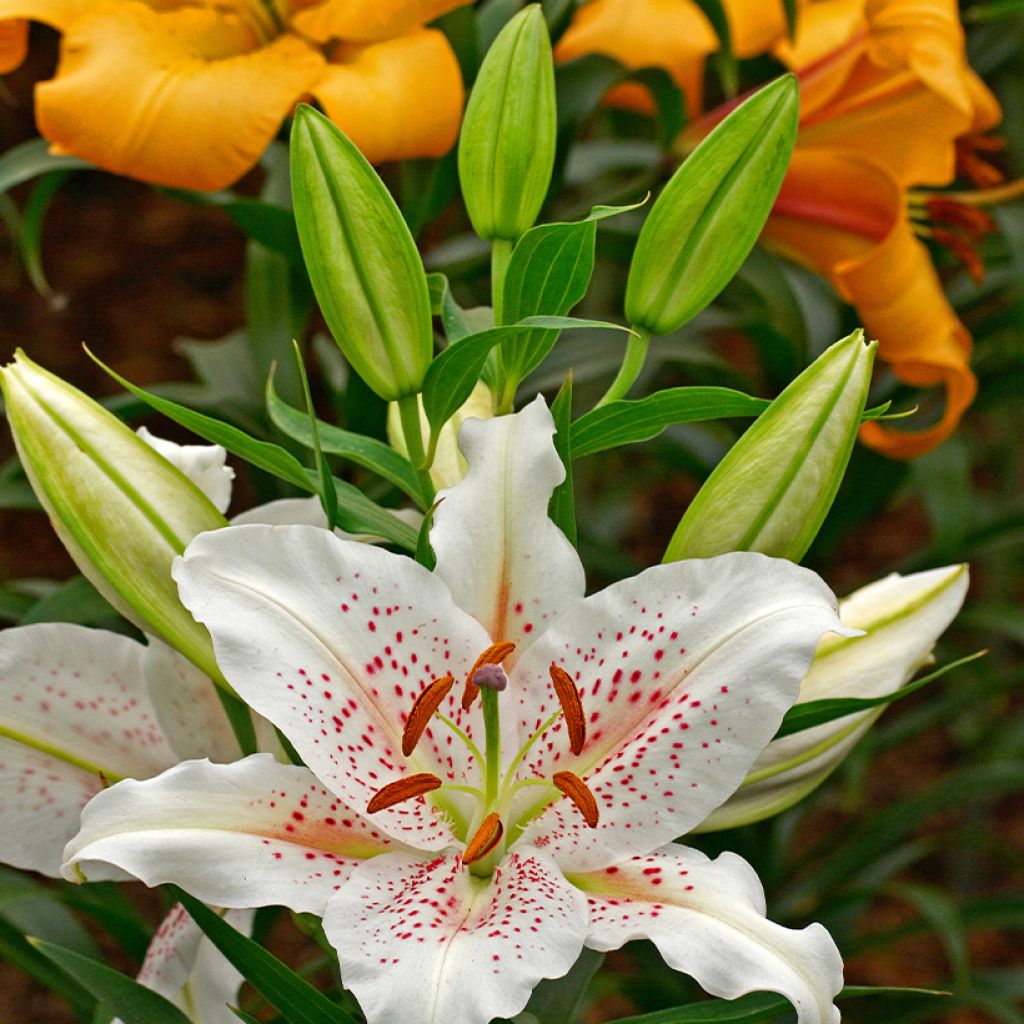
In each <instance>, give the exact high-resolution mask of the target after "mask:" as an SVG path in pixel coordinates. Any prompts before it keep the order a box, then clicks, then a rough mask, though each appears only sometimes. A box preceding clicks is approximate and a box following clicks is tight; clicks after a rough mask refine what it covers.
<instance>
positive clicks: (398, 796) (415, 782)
mask: <svg viewBox="0 0 1024 1024" xmlns="http://www.w3.org/2000/svg"><path fill="white" fill-rule="evenodd" d="M441 786H442V782H441V780H440V779H439V778H438V777H437V776H436V775H434V774H433V773H431V772H418V773H417V774H416V775H406V776H405V777H404V778H401V779H395V781H394V782H389V783H388V784H387V785H386V786H381V788H380V789H378V790H377V792H376V793H374V795H373V797H372V798H371V800H370V802H369V803H368V804H367V805H366V810H367V812H368V813H369V814H376V813H377V811H383V810H384V809H385V808H387V807H394V806H395V804H400V803H404V802H405V801H406V800H412V799H413V798H414V797H418V796H423V795H424V794H426V793H432V792H433V791H434V790H435V789H440V788H441Z"/></svg>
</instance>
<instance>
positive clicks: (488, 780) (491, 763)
mask: <svg viewBox="0 0 1024 1024" xmlns="http://www.w3.org/2000/svg"><path fill="white" fill-rule="evenodd" d="M480 698H481V700H482V702H483V713H484V739H485V741H486V743H485V745H484V751H485V753H484V761H485V762H486V765H487V770H486V775H485V779H484V783H485V785H486V790H485V792H484V806H485V807H490V806H491V805H492V804H493V803H494V801H495V800H496V799H497V797H498V770H499V768H500V767H501V719H500V715H499V712H498V691H497V690H492V689H490V688H489V687H486V686H483V687H481V688H480Z"/></svg>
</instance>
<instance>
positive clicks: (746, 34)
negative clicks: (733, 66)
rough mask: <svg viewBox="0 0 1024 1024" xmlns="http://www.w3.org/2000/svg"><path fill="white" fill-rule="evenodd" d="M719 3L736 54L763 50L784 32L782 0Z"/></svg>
mask: <svg viewBox="0 0 1024 1024" xmlns="http://www.w3.org/2000/svg"><path fill="white" fill-rule="evenodd" d="M722 6H723V7H724V8H725V16H726V18H727V19H728V21H729V35H730V37H731V42H732V52H733V53H734V54H735V55H736V56H737V57H740V58H746V57H756V56H758V55H759V54H762V53H766V52H767V51H768V50H770V49H771V48H772V47H773V46H774V45H775V44H776V43H777V42H778V41H779V40H780V39H782V38H783V37H784V36H785V35H786V30H787V29H786V11H785V8H784V7H783V6H782V0H722ZM801 16H802V15H801ZM797 20H798V22H799V18H798V19H797Z"/></svg>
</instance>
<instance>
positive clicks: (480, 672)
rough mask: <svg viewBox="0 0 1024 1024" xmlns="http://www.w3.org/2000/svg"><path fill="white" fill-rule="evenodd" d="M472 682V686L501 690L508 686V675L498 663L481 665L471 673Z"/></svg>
mask: <svg viewBox="0 0 1024 1024" xmlns="http://www.w3.org/2000/svg"><path fill="white" fill-rule="evenodd" d="M472 682H473V685H474V686H480V687H484V688H486V689H488V690H498V691H501V690H504V689H505V687H506V686H508V676H507V675H505V670H504V669H503V668H502V667H501V666H500V665H481V666H480V668H478V669H477V670H476V671H475V672H474V673H473V679H472Z"/></svg>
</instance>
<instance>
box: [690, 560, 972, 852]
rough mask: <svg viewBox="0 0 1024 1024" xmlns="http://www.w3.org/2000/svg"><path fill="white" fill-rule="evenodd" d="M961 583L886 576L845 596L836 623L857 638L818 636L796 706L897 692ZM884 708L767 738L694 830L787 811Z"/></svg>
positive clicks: (955, 601)
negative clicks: (740, 779) (740, 778)
mask: <svg viewBox="0 0 1024 1024" xmlns="http://www.w3.org/2000/svg"><path fill="white" fill-rule="evenodd" d="M967 579H968V575H967V566H966V565H950V566H946V567H944V568H942V569H931V570H929V571H927V572H919V573H914V574H913V575H912V576H900V575H898V574H897V573H893V574H892V575H890V576H886V577H885V578H884V579H881V580H877V581H876V582H874V583H871V584H868V586H866V587H862V588H861V589H860V590H858V591H856V592H855V593H853V594H851V595H850V596H849V597H847V598H844V599H843V600H842V601H840V602H839V617H840V618H841V619H842V620H843V624H844V625H846V626H850V627H851V628H853V629H861V630H863V631H864V635H863V636H854V637H841V636H839V635H837V634H835V633H829V634H828V635H826V636H825V637H823V638H822V640H821V643H820V644H819V645H818V650H817V653H816V654H815V657H814V661H813V662H812V664H811V670H810V671H809V672H808V673H807V675H806V676H805V677H804V679H803V681H802V682H801V683H800V695H799V696H798V697H797V700H796V703H797V704H806V703H808V702H811V701H818V700H829V699H833V698H844V697H854V698H871V697H882V696H886V695H888V694H892V693H896V692H898V691H899V690H900V689H901V688H902V687H904V686H905V685H906V684H907V683H908V682H910V680H911V679H912V678H913V676H914V674H915V673H916V672H917V671H918V669H920V668H922V667H923V666H925V665H927V664H928V663H929V661H930V660H931V654H932V648H933V647H934V646H935V643H936V641H937V640H938V638H939V637H940V636H941V634H942V632H943V630H945V629H946V627H947V626H948V625H949V624H950V623H951V622H952V621H953V618H954V616H955V615H956V613H957V612H958V611H959V610H960V605H961V604H963V600H964V596H965V595H966V593H967ZM884 710H885V705H884V704H883V705H880V706H879V707H877V708H872V709H870V710H868V711H861V712H857V713H855V714H852V715H845V716H844V717H842V718H836V719H833V720H832V721H831V722H825V723H824V724H822V725H817V726H814V727H813V728H811V729H805V730H804V731H802V732H797V733H794V734H792V735H791V736H785V737H783V738H781V739H775V740H772V742H771V743H769V744H768V746H767V747H766V748H765V750H764V752H763V753H762V754H761V756H760V757H759V758H758V759H757V761H756V762H755V763H754V766H753V768H751V770H750V772H749V774H748V775H747V778H746V780H745V781H744V783H743V785H741V786H740V788H739V789H738V790H737V791H736V792H735V793H734V794H733V795H732V796H731V797H730V798H729V799H728V800H727V801H726V802H725V803H724V804H723V805H722V806H721V807H719V808H718V809H717V810H716V811H713V812H712V813H711V816H710V817H709V818H708V819H707V820H706V821H704V822H703V824H701V825H700V826H699V827H698V828H697V831H698V832H714V831H717V830H718V829H723V828H735V827H736V826H738V825H748V824H750V823H751V822H754V821H761V820H762V819H764V818H769V817H771V816H773V815H775V814H779V813H781V812H782V811H784V810H786V809H787V808H789V807H792V806H793V805H794V804H796V803H798V802H799V801H800V800H802V799H803V798H804V797H805V796H807V795H808V794H809V793H810V792H812V791H813V790H814V789H816V788H817V787H818V786H820V785H821V783H822V782H824V781H825V779H826V778H828V776H829V775H830V774H831V773H832V772H833V771H834V770H835V769H836V768H837V767H839V765H840V764H841V763H842V762H843V760H844V759H845V757H846V755H847V754H849V753H850V751H851V750H852V749H853V748H854V747H855V746H856V745H857V743H858V742H860V740H861V738H862V737H863V736H864V734H865V733H866V732H867V731H868V729H870V728H871V726H872V725H873V724H874V722H875V721H876V719H877V718H878V716H879V715H881V714H882V712H883V711H884Z"/></svg>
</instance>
